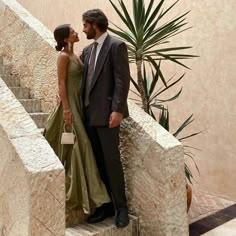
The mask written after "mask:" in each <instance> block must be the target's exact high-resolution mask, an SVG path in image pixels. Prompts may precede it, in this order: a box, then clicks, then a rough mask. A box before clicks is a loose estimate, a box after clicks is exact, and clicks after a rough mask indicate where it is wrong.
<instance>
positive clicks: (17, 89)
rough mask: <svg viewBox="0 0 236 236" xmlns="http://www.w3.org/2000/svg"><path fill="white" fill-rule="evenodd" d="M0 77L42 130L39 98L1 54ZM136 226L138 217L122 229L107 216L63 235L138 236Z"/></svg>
mask: <svg viewBox="0 0 236 236" xmlns="http://www.w3.org/2000/svg"><path fill="white" fill-rule="evenodd" d="M0 77H1V78H2V79H3V81H4V82H5V83H6V84H7V86H8V87H9V89H10V90H11V91H12V92H13V94H14V95H15V96H16V98H17V99H18V101H19V102H20V103H21V104H22V105H23V107H24V108H25V110H26V111H27V112H28V113H29V115H30V116H31V118H32V119H33V120H34V122H35V123H36V125H37V127H38V128H39V129H40V130H41V132H42V131H43V128H44V125H45V122H46V120H47V117H48V113H43V112H42V111H41V102H40V100H39V99H35V98H33V96H32V94H31V91H30V89H29V88H23V87H21V83H20V78H19V75H17V74H16V73H14V72H13V70H12V65H3V58H2V57H1V56H0ZM138 227H139V224H138V218H137V217H134V216H130V224H129V225H128V226H127V227H125V228H122V229H118V228H116V226H115V225H114V219H112V218H108V219H106V220H104V221H103V222H101V223H97V224H87V223H83V224H79V225H77V226H75V227H73V228H67V229H66V233H65V236H138V235H139V234H138V232H139V230H138Z"/></svg>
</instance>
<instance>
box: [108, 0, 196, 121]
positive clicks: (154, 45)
mask: <svg viewBox="0 0 236 236" xmlns="http://www.w3.org/2000/svg"><path fill="white" fill-rule="evenodd" d="M109 1H110V3H111V4H112V6H113V8H114V9H115V11H116V13H117V14H118V15H119V17H120V19H121V20H122V21H123V23H124V25H125V27H126V29H122V28H121V27H119V26H118V25H116V24H114V23H112V22H111V24H112V25H113V26H114V27H115V28H112V27H109V30H110V31H111V32H113V33H114V34H115V35H116V36H117V37H118V38H120V39H121V40H123V41H125V42H126V43H127V45H128V53H129V61H130V63H135V64H136V68H137V80H135V79H132V83H133V84H134V86H135V88H136V89H137V92H138V94H139V95H140V98H141V103H142V107H143V109H144V111H145V112H147V113H148V114H151V115H153V111H152V108H153V107H156V108H161V107H162V105H161V106H160V105H159V104H158V100H157V99H156V98H157V96H158V95H160V93H155V92H156V91H155V90H156V85H157V81H158V79H160V80H161V81H162V83H163V84H164V86H165V87H166V89H168V88H170V87H172V86H173V85H174V84H176V83H177V82H179V81H180V80H181V79H182V78H183V76H181V77H180V78H179V79H177V80H176V82H174V83H172V84H171V85H170V84H169V85H168V83H167V82H166V80H165V78H164V75H163V72H162V71H161V68H160V65H161V61H171V62H174V63H177V64H179V65H181V66H183V67H185V68H188V67H187V66H186V65H185V64H183V62H182V60H184V59H189V58H192V57H194V55H189V54H183V53H179V51H183V50H187V49H190V48H191V47H189V46H188V47H168V43H169V42H170V39H172V38H173V37H174V36H176V35H177V34H180V33H181V32H183V31H185V30H187V29H189V28H190V27H187V24H188V22H186V16H187V14H188V13H189V12H186V13H184V14H182V15H180V16H177V17H175V18H174V19H172V20H168V21H167V22H165V23H162V24H161V23H160V22H163V18H164V17H165V16H167V15H168V13H169V12H170V10H171V9H172V8H173V7H174V6H175V5H176V4H177V2H178V0H177V1H176V2H175V3H173V4H172V5H171V6H169V7H168V8H167V9H164V8H163V6H164V0H160V1H159V2H158V1H157V0H155V1H154V0H150V1H149V3H148V4H147V6H146V5H145V3H147V1H145V3H144V0H133V15H131V14H130V13H129V12H128V10H127V7H126V5H125V3H124V1H123V0H118V3H119V7H117V6H116V5H115V3H114V1H113V0H109ZM156 2H158V3H157V4H156ZM145 63H147V65H149V66H150V68H146V66H147V65H145ZM147 70H148V71H152V75H153V76H152V81H151V82H150V86H148V83H147V82H148V80H147V76H146V74H145V73H146V71H147ZM166 89H165V90H166ZM161 93H162V92H161ZM180 93H181V91H179V92H178V93H177V94H176V95H175V96H174V97H173V98H171V99H167V100H165V101H168V100H174V99H175V98H177V97H178V96H179V94H180ZM162 102H164V101H162ZM153 117H154V118H155V116H154V115H153Z"/></svg>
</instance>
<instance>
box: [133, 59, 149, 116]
mask: <svg viewBox="0 0 236 236" xmlns="http://www.w3.org/2000/svg"><path fill="white" fill-rule="evenodd" d="M136 66H137V77H138V87H139V92H140V95H141V99H142V106H143V107H142V108H143V110H144V111H145V112H146V113H148V106H147V97H146V94H145V91H144V86H143V76H142V60H137V61H136Z"/></svg>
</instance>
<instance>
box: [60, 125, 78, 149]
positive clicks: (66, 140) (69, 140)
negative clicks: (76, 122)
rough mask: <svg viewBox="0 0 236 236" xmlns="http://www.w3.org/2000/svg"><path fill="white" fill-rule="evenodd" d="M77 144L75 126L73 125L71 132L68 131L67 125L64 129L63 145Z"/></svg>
mask: <svg viewBox="0 0 236 236" xmlns="http://www.w3.org/2000/svg"><path fill="white" fill-rule="evenodd" d="M74 143H75V134H74V126H73V124H72V125H71V131H70V132H67V131H66V124H64V127H63V133H62V135H61V144H74Z"/></svg>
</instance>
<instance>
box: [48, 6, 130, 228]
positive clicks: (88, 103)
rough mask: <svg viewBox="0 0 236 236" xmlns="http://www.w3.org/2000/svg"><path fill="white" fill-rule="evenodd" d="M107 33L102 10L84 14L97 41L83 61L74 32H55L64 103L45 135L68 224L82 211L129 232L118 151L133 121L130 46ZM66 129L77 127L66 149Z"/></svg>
mask: <svg viewBox="0 0 236 236" xmlns="http://www.w3.org/2000/svg"><path fill="white" fill-rule="evenodd" d="M107 28H108V19H107V17H106V16H105V14H104V13H103V12H102V11H101V10H99V9H93V10H89V11H87V12H85V13H84V14H83V32H84V33H85V34H86V36H87V39H93V40H94V42H93V43H92V44H90V45H89V46H87V47H86V48H84V50H83V53H82V55H81V56H80V57H77V56H76V55H75V54H74V52H73V45H74V43H76V42H78V41H79V38H78V34H77V33H76V32H75V31H74V29H73V28H72V27H71V26H70V25H60V26H58V27H57V28H56V29H55V31H54V38H55V40H56V41H57V46H56V49H57V50H58V51H60V54H59V56H58V61H57V71H58V86H59V95H60V100H61V102H60V104H59V105H58V106H57V107H56V109H55V110H54V112H53V113H52V114H51V115H50V117H49V119H48V123H47V125H46V128H45V132H44V135H45V138H46V139H47V140H48V142H49V144H50V145H51V147H52V148H53V150H54V151H55V153H56V154H57V156H58V157H59V158H60V160H61V162H62V164H63V165H64V168H65V175H66V179H65V184H66V186H65V188H66V220H67V214H69V212H70V211H73V210H83V212H84V213H85V214H88V215H89V217H88V219H87V221H88V223H96V222H100V221H102V220H104V219H105V218H107V217H111V216H114V215H115V216H116V217H115V224H116V226H117V227H125V226H127V225H128V224H129V217H128V209H127V200H126V195H125V181H124V174H123V169H122V164H121V160H120V151H119V149H118V147H119V125H120V122H121V120H122V119H123V118H125V117H127V116H128V107H127V96H128V91H129V83H130V71H129V63H128V52H127V47H126V44H125V43H124V42H121V41H119V40H118V39H115V38H114V37H111V36H110V35H108V33H107ZM64 124H66V125H71V126H72V127H73V130H74V134H75V136H76V139H75V140H76V141H75V143H74V144H73V145H71V144H69V145H62V144H61V135H62V132H63V129H64ZM67 223H68V220H67Z"/></svg>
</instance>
